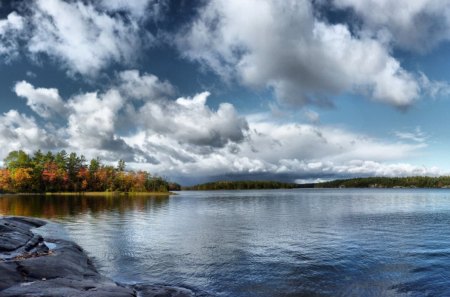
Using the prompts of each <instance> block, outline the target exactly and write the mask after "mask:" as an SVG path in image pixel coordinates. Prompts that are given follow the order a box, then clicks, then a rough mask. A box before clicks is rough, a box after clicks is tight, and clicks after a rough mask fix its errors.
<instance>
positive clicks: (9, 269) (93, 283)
mask: <svg viewBox="0 0 450 297" xmlns="http://www.w3.org/2000/svg"><path fill="white" fill-rule="evenodd" d="M45 224H46V222H45V221H43V220H38V219H34V218H28V217H0V297H12V296H27V297H35V296H36V297H37V296H46V297H56V296H58V297H69V296H71V297H72V296H80V297H133V296H134V297H192V296H207V295H206V294H201V293H198V292H194V291H192V290H190V289H187V288H179V287H173V286H165V285H145V284H139V285H135V286H130V287H125V286H121V285H118V284H117V283H115V282H113V281H112V280H110V279H108V278H106V277H104V276H102V275H101V274H100V273H99V272H98V271H97V269H96V268H95V267H94V265H93V263H92V261H91V260H90V259H89V257H88V256H87V255H86V253H85V252H84V251H83V249H82V248H81V247H80V246H78V245H77V244H76V243H74V242H71V241H66V240H60V239H47V238H46V239H44V238H42V236H40V235H37V234H34V233H33V232H32V231H31V229H32V228H37V227H41V226H43V225H45Z"/></svg>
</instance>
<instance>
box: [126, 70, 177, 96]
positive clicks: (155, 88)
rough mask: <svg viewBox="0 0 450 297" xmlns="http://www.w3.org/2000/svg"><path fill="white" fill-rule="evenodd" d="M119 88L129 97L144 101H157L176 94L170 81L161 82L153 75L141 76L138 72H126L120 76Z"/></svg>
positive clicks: (145, 74)
mask: <svg viewBox="0 0 450 297" xmlns="http://www.w3.org/2000/svg"><path fill="white" fill-rule="evenodd" d="M118 80H119V82H118V83H119V88H120V90H121V92H122V93H123V94H124V95H125V96H127V97H132V98H136V99H142V100H155V99H161V98H164V97H167V96H173V95H174V94H175V88H174V87H173V86H172V85H171V84H170V83H169V82H168V81H160V80H159V78H158V77H156V76H155V75H152V74H148V73H144V74H143V75H141V74H140V73H139V71H138V70H126V71H122V72H120V73H119V74H118Z"/></svg>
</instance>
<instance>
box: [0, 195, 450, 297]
mask: <svg viewBox="0 0 450 297" xmlns="http://www.w3.org/2000/svg"><path fill="white" fill-rule="evenodd" d="M0 214H4V215H26V216H36V217H43V218H49V219H52V220H54V221H56V222H58V223H59V224H50V225H49V226H47V227H45V228H46V229H45V230H46V231H45V232H47V233H49V234H51V235H53V236H58V237H64V238H68V239H71V240H74V241H76V242H77V243H78V244H80V245H81V246H82V247H83V248H84V249H85V250H87V252H88V253H89V255H90V256H92V257H93V258H94V260H95V262H96V264H97V266H98V267H99V268H100V270H101V271H102V272H103V273H104V274H106V275H107V276H109V277H111V278H113V279H115V280H116V281H120V282H135V281H137V282H150V283H168V284H176V285H184V286H188V287H192V288H196V289H199V290H203V291H206V292H209V293H211V294H213V295H216V296H238V297H239V296H450V190H418V189H414V190H401V189H395V190H394V189H393V190H380V189H364V190H349V189H324V190H318V189H298V190H270V191H236V192H232V191H219V192H180V193H179V195H176V196H171V197H153V198H144V197H135V198H123V197H122V198H112V197H34V196H23V197H20V196H14V197H13V196H0Z"/></svg>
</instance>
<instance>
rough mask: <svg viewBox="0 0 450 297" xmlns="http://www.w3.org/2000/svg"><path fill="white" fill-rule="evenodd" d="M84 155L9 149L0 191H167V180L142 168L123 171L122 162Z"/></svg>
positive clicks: (2, 172) (2, 170)
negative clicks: (113, 162) (107, 163)
mask: <svg viewBox="0 0 450 297" xmlns="http://www.w3.org/2000/svg"><path fill="white" fill-rule="evenodd" d="M86 163H87V162H86V159H85V158H84V156H78V155H77V154H76V153H70V154H67V153H66V152H65V151H64V150H63V151H60V152H58V153H56V154H54V153H52V152H48V153H46V154H43V153H42V152H41V151H37V152H35V153H34V154H33V155H32V156H30V155H28V154H27V153H25V152H24V151H13V152H10V153H9V154H8V156H7V157H6V158H5V159H4V168H1V169H0V192H21V193H26V192H34V193H44V192H86V191H95V192H97V191H98V192H104V191H119V192H167V191H168V190H169V188H170V187H171V184H169V183H168V182H167V181H165V180H164V179H163V178H161V177H158V176H153V175H151V174H150V173H148V172H146V171H126V170H125V162H124V161H123V160H120V161H119V162H118V165H117V166H111V165H105V164H102V163H101V162H100V160H99V159H98V158H97V159H92V160H91V161H90V162H89V164H86Z"/></svg>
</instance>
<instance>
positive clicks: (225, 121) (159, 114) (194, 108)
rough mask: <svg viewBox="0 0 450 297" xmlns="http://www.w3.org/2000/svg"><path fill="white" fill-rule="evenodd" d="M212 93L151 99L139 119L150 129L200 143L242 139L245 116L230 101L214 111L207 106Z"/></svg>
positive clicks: (220, 143) (209, 144) (220, 144)
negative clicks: (168, 99)
mask: <svg viewBox="0 0 450 297" xmlns="http://www.w3.org/2000/svg"><path fill="white" fill-rule="evenodd" d="M208 96H209V93H208V92H204V93H200V94H197V95H195V96H194V97H192V98H189V97H188V98H183V97H182V98H178V99H177V100H176V101H163V102H161V101H149V102H147V103H146V104H145V105H144V106H143V107H142V108H140V109H139V111H138V112H137V121H138V123H140V124H141V125H143V127H145V129H146V131H152V132H153V133H157V134H163V135H171V137H173V138H174V139H177V140H179V141H181V142H188V143H191V144H195V145H199V146H206V147H223V146H224V145H226V144H227V143H228V142H229V141H231V142H240V141H242V140H243V139H244V132H245V131H246V130H247V122H246V121H245V119H244V118H243V117H241V116H239V115H238V113H237V112H236V110H235V109H234V107H233V105H231V104H228V103H222V104H220V105H219V108H218V109H217V111H213V110H211V109H210V108H209V107H208V106H207V105H206V100H207V98H208Z"/></svg>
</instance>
